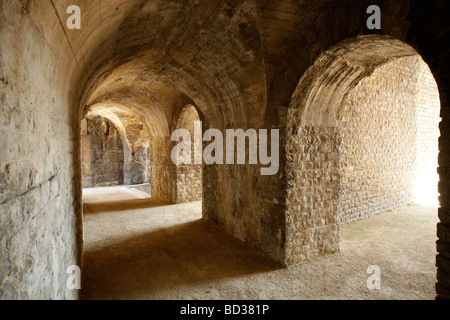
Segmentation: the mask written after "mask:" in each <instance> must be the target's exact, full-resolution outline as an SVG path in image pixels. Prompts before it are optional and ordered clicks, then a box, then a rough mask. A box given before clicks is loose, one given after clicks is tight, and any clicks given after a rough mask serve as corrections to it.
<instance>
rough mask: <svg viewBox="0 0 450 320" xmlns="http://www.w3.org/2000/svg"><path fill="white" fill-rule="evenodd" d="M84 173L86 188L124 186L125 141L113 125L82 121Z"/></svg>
mask: <svg viewBox="0 0 450 320" xmlns="http://www.w3.org/2000/svg"><path fill="white" fill-rule="evenodd" d="M84 123H85V125H83V124H84ZM84 127H85V128H84ZM81 173H82V185H83V188H90V187H100V186H115V185H122V184H123V182H124V148H123V143H122V137H120V135H119V132H118V130H117V129H116V128H115V127H114V125H113V124H112V123H111V122H110V121H108V120H106V119H101V118H99V119H96V120H83V121H82V125H81Z"/></svg>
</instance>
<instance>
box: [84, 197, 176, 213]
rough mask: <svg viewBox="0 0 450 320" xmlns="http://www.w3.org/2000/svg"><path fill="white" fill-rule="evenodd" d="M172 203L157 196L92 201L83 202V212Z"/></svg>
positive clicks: (150, 206) (159, 205) (168, 204)
mask: <svg viewBox="0 0 450 320" xmlns="http://www.w3.org/2000/svg"><path fill="white" fill-rule="evenodd" d="M170 205H173V203H169V202H166V201H162V200H158V199H155V198H148V199H130V200H119V201H106V202H91V203H89V202H85V203H83V213H84V214H95V213H102V212H116V211H125V210H135V209H146V208H156V207H163V206H170Z"/></svg>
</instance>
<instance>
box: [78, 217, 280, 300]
mask: <svg viewBox="0 0 450 320" xmlns="http://www.w3.org/2000/svg"><path fill="white" fill-rule="evenodd" d="M279 269H282V267H281V266H280V265H278V264H276V263H275V262H273V261H271V260H269V259H268V258H266V257H264V256H262V255H261V254H259V253H258V252H256V251H254V250H251V249H249V248H248V247H247V246H246V245H244V244H243V243H242V242H240V241H238V240H237V239H235V238H233V237H231V236H229V235H227V234H225V233H224V232H223V231H221V230H220V229H218V228H217V227H216V226H214V225H212V224H210V223H208V222H206V221H204V220H198V221H193V222H190V223H186V224H182V225H178V226H174V227H170V228H167V229H162V230H158V231H154V232H150V233H146V234H140V235H136V236H134V237H130V238H127V239H125V240H123V241H118V242H117V243H112V244H109V245H106V246H105V247H101V248H98V249H95V250H92V251H88V252H85V254H84V267H83V283H82V288H83V289H82V292H81V298H82V299H85V300H88V299H96V300H102V299H112V300H116V299H155V298H157V296H158V292H161V291H166V292H167V291H170V290H176V288H177V287H179V286H184V285H195V284H200V283H205V282H210V281H217V280H220V279H226V278H235V277H239V276H244V275H249V274H255V273H262V272H269V271H273V270H279Z"/></svg>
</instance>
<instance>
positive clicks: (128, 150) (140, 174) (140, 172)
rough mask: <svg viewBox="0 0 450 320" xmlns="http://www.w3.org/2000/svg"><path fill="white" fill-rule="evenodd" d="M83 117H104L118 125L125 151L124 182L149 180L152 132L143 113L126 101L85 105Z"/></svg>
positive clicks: (144, 181) (131, 182) (131, 183)
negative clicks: (126, 103)
mask: <svg viewBox="0 0 450 320" xmlns="http://www.w3.org/2000/svg"><path fill="white" fill-rule="evenodd" d="M84 117H86V118H92V117H102V118H105V119H107V120H109V121H110V122H111V123H113V124H114V126H115V127H116V128H117V130H118V132H119V136H120V137H121V139H122V144H123V153H124V156H123V158H124V165H123V167H124V177H123V184H125V185H139V184H150V183H151V179H150V170H151V159H150V157H151V154H150V142H151V134H150V130H149V128H148V126H147V124H146V121H145V120H143V119H142V116H141V115H140V114H139V113H138V112H136V111H134V109H133V108H130V107H127V106H125V105H121V104H102V103H99V104H95V105H92V106H90V107H88V108H86V110H85V111H84Z"/></svg>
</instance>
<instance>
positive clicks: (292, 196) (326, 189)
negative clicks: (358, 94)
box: [286, 127, 341, 264]
mask: <svg viewBox="0 0 450 320" xmlns="http://www.w3.org/2000/svg"><path fill="white" fill-rule="evenodd" d="M289 139H291V140H292V141H288V144H289V145H291V146H292V147H293V149H291V150H289V151H288V154H287V156H288V157H289V159H288V161H289V163H291V170H290V171H289V172H288V179H289V184H288V185H289V186H288V192H287V199H288V203H287V211H286V238H287V241H286V262H287V264H292V263H295V262H298V261H303V260H306V259H308V258H310V257H313V256H317V255H320V254H325V253H334V252H337V251H338V250H339V242H340V228H339V223H338V215H337V214H336V213H337V211H338V206H339V200H338V198H339V192H340V179H341V177H340V172H339V158H340V144H341V138H340V135H339V131H338V129H337V128H314V127H302V128H300V129H299V130H298V132H296V133H295V135H290V136H289Z"/></svg>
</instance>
